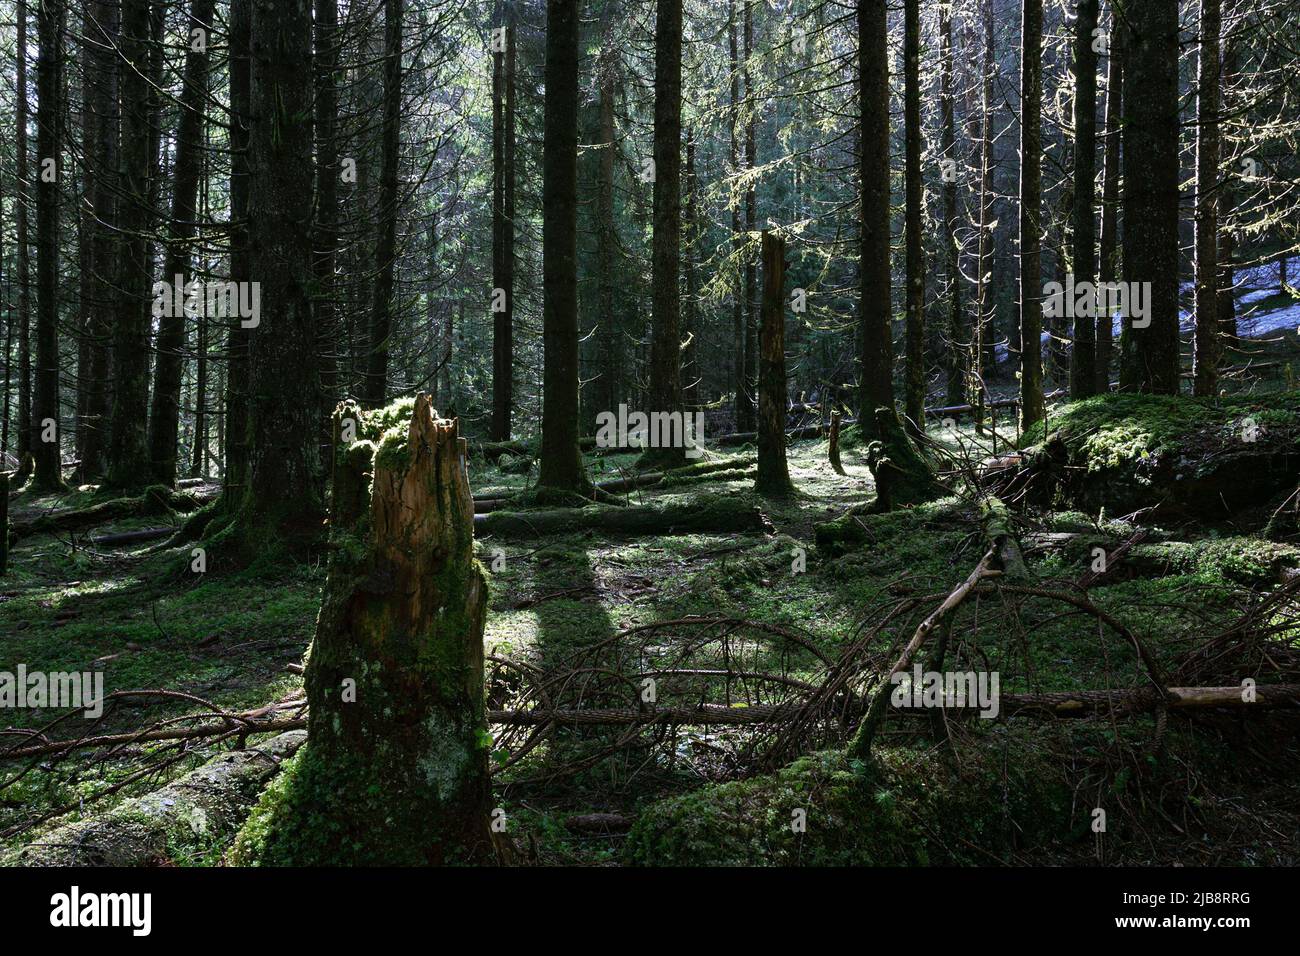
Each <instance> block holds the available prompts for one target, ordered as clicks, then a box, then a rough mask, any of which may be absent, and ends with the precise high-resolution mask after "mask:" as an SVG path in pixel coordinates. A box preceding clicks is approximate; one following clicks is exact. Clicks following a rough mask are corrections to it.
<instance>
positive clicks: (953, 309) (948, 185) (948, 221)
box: [939, 3, 971, 405]
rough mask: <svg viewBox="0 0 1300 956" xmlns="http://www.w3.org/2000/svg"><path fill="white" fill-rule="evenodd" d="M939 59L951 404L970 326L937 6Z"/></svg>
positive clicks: (949, 68)
mask: <svg viewBox="0 0 1300 956" xmlns="http://www.w3.org/2000/svg"><path fill="white" fill-rule="evenodd" d="M939 47H940V52H939V58H940V60H941V61H942V67H941V69H942V73H941V75H940V85H941V94H940V98H941V100H942V104H941V110H942V114H943V132H942V149H943V159H944V160H946V161H947V163H948V164H950V165H949V169H950V170H951V173H950V174H949V175H945V176H944V185H943V248H944V271H945V272H947V280H948V331H947V339H948V343H947V348H945V349H944V371H945V372H946V373H947V382H946V387H947V396H948V398H947V400H948V404H950V405H960V404H963V403H964V402H965V401H966V399H967V395H966V367H965V362H964V359H965V358H966V357H967V356H968V355H969V354H970V338H971V336H970V329H969V328H968V327H967V324H966V318H965V314H964V311H963V308H962V294H961V291H962V289H961V282H962V279H961V269H960V261H961V238H960V236H959V234H958V231H957V122H956V116H955V113H956V108H955V98H956V94H955V92H954V90H953V63H952V61H953V44H952V8H951V6H950V5H949V4H946V3H945V4H940V5H939Z"/></svg>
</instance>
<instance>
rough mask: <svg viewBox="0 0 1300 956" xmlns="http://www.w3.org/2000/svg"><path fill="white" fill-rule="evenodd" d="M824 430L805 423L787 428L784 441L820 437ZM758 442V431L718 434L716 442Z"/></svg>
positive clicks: (725, 444)
mask: <svg viewBox="0 0 1300 956" xmlns="http://www.w3.org/2000/svg"><path fill="white" fill-rule="evenodd" d="M854 421H856V419H852V418H850V419H847V420H846V421H845V422H844V424H845V425H851V424H852V423H853V422H854ZM825 431H826V426H824V425H806V426H804V427H803V428H788V429H786V432H785V438H786V441H800V440H802V439H804V438H820V437H821V436H822V435H823V434H824V433H825ZM757 443H758V432H732V433H731V434H730V435H722V436H719V438H718V441H717V444H718V445H719V446H721V447H726V446H728V445H753V444H757Z"/></svg>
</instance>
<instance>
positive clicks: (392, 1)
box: [364, 0, 403, 408]
mask: <svg viewBox="0 0 1300 956" xmlns="http://www.w3.org/2000/svg"><path fill="white" fill-rule="evenodd" d="M402 13H403V2H402V0H384V122H383V134H382V139H383V143H382V148H381V159H380V168H379V217H380V219H379V241H378V242H377V243H376V244H375V287H374V303H373V305H372V307H371V317H370V349H369V359H368V362H367V365H366V388H365V392H364V397H365V401H366V404H368V405H369V406H370V407H372V408H378V407H379V406H380V405H383V404H384V398H385V396H386V395H387V393H388V351H389V342H388V339H389V336H391V335H392V331H393V285H394V282H393V275H394V272H395V271H396V268H397V215H398V208H397V207H398V199H397V164H398V161H399V159H400V158H401V157H400V155H399V151H400V149H401V139H400V133H401V124H402Z"/></svg>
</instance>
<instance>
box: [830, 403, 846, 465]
mask: <svg viewBox="0 0 1300 956" xmlns="http://www.w3.org/2000/svg"><path fill="white" fill-rule="evenodd" d="M826 457H827V459H829V461H830V463H831V470H833V471H834V472H835V474H837V475H842V474H844V465H843V464H842V463H841V462H840V413H839V411H838V410H836V411H833V412H831V433H830V447H829V448H828V449H827V451H826Z"/></svg>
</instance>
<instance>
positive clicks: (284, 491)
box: [237, 0, 323, 548]
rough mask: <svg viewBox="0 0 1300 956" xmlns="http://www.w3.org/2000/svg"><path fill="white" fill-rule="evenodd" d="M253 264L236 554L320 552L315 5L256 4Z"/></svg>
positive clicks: (284, 0) (285, 0) (293, 1)
mask: <svg viewBox="0 0 1300 956" xmlns="http://www.w3.org/2000/svg"><path fill="white" fill-rule="evenodd" d="M250 36H251V37H252V38H253V43H252V48H251V51H250V53H251V57H250V59H251V71H250V72H251V77H250V79H251V101H250V102H251V110H250V115H251V117H252V123H251V127H250V130H249V133H250V135H249V144H248V148H249V157H248V171H249V177H248V179H249V195H248V241H249V248H248V254H249V259H250V262H252V263H255V264H256V266H257V275H258V281H259V282H260V289H261V316H260V320H259V322H258V324H257V325H256V326H254V327H253V328H252V330H251V331H252V336H251V340H250V343H249V380H248V381H249V390H248V426H247V427H248V440H249V448H248V481H247V485H246V489H247V490H246V492H245V494H244V498H243V502H242V506H241V509H240V513H239V517H238V519H237V520H238V521H239V523H240V525H241V526H242V527H241V528H240V531H241V534H240V535H239V536H238V537H237V543H238V544H239V545H242V546H245V547H247V546H249V545H254V546H256V547H258V548H262V547H264V546H265V542H266V541H267V540H268V539H274V538H275V537H283V538H285V539H287V540H289V541H290V542H291V543H296V542H297V541H301V540H304V539H306V540H314V539H315V538H316V536H317V535H318V534H319V531H320V522H321V518H322V515H323V505H322V495H321V488H320V482H321V469H320V460H319V449H318V447H317V444H316V424H317V415H318V414H319V413H320V409H319V407H318V404H317V400H318V395H319V392H318V384H319V383H318V382H317V381H316V370H315V368H314V366H313V364H312V363H311V362H310V361H304V358H305V357H310V356H312V355H313V354H314V349H315V341H316V339H315V336H316V328H315V325H314V323H313V321H312V303H311V284H312V266H313V262H312V247H311V221H312V188H311V187H312V182H313V179H314V175H313V173H314V170H313V168H312V136H313V129H312V127H313V123H312V103H311V100H312V89H311V84H310V83H305V82H303V79H304V77H309V76H311V2H310V0H253V4H252V18H251V30H250Z"/></svg>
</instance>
